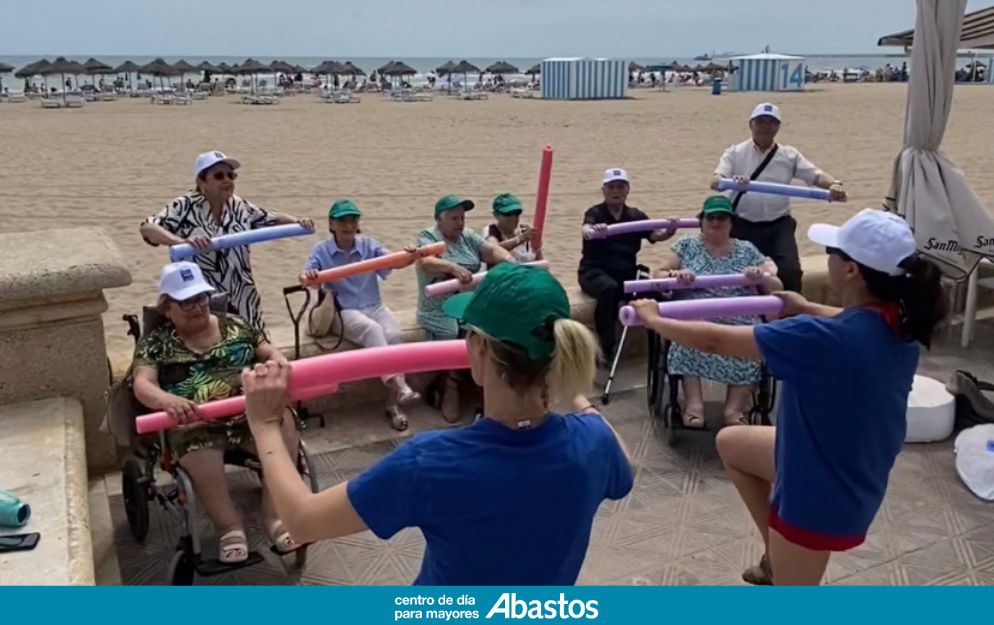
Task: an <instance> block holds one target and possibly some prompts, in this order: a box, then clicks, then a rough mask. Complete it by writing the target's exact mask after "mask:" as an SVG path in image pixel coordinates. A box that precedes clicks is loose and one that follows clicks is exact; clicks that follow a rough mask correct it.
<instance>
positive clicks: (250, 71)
mask: <svg viewBox="0 0 994 625" xmlns="http://www.w3.org/2000/svg"><path fill="white" fill-rule="evenodd" d="M232 71H233V72H235V73H238V74H242V75H248V76H251V77H252V93H255V92H256V84H255V77H256V76H257V75H258V74H265V73H267V72H268V71H269V68H268V67H266V66H265V65H263V64H262V63H260V62H259V61H256V60H255V59H253V58H248V59H245V62H244V63H242V64H241V65H239V66H237V67H235V68H232Z"/></svg>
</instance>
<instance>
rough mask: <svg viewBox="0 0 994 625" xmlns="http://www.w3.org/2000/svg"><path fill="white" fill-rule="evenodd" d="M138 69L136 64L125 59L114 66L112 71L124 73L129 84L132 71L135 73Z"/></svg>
mask: <svg viewBox="0 0 994 625" xmlns="http://www.w3.org/2000/svg"><path fill="white" fill-rule="evenodd" d="M139 69H140V68H139V67H138V66H137V65H136V64H134V63H132V62H131V61H125V62H124V63H121V64H120V65H118V66H117V67H115V68H114V73H115V74H124V75H125V76H126V77H127V78H128V85H130V84H131V74H132V73H135V74H137V73H138V70H139Z"/></svg>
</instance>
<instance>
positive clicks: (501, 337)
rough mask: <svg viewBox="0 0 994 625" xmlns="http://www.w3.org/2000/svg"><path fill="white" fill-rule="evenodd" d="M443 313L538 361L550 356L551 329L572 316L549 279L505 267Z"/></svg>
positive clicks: (447, 303)
mask: <svg viewBox="0 0 994 625" xmlns="http://www.w3.org/2000/svg"><path fill="white" fill-rule="evenodd" d="M442 310H443V311H444V312H445V314H447V315H448V316H450V317H455V318H456V319H458V320H460V321H462V322H463V323H465V324H467V325H469V326H472V327H474V328H477V329H478V330H480V332H483V333H485V334H487V335H488V336H492V337H493V338H495V339H497V340H498V341H501V342H504V343H510V344H513V345H515V346H517V347H518V348H520V349H522V350H524V351H525V352H526V353H527V354H528V357H529V358H531V359H532V360H535V361H538V360H545V359H547V358H550V357H551V356H552V353H553V351H554V350H555V348H556V339H555V335H554V334H553V327H552V326H553V324H554V323H555V322H556V320H558V319H569V316H570V308H569V297H567V296H566V291H565V290H564V289H563V286H562V285H561V284H559V281H558V280H556V279H555V278H554V277H553V276H552V274H551V273H549V272H548V271H546V270H544V269H538V268H535V267H527V266H525V265H516V264H514V263H506V262H505V263H501V264H499V265H497V266H496V267H494V268H493V269H491V270H490V271H488V272H487V275H486V276H485V277H484V278H483V281H482V282H480V286H479V287H477V289H476V290H475V291H471V292H469V293H460V294H459V295H453V296H452V297H450V298H449V299H448V300H446V301H445V303H444V304H442Z"/></svg>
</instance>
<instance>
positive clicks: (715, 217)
mask: <svg viewBox="0 0 994 625" xmlns="http://www.w3.org/2000/svg"><path fill="white" fill-rule="evenodd" d="M731 218H732V216H731V215H730V214H729V213H708V214H706V215H704V219H707V220H708V221H729V220H730V219H731Z"/></svg>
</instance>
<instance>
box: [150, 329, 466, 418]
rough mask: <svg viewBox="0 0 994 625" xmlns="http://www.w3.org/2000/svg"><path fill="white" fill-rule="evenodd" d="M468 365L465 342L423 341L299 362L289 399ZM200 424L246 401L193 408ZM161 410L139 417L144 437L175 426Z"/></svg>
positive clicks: (231, 413)
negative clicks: (352, 384)
mask: <svg viewBox="0 0 994 625" xmlns="http://www.w3.org/2000/svg"><path fill="white" fill-rule="evenodd" d="M467 367H469V352H467V351H466V341H461V340H459V341H426V342H422V343H405V344H402V345H388V346H386V347H370V348H367V349H357V350H353V351H348V352H339V353H334V354H324V355H322V356H315V357H313V358H304V359H301V360H298V361H296V362H294V363H293V369H292V370H291V371H290V385H289V393H290V399H291V400H293V401H306V400H308V399H313V398H315V397H320V396H322V395H332V394H334V393H335V392H337V390H338V386H339V385H340V384H343V383H346V382H355V381H357V380H368V379H371V378H379V377H382V376H385V375H396V374H400V373H404V374H408V373H423V372H426V371H449V370H452V369H465V368H467ZM198 409H199V410H200V413H201V415H202V416H203V418H204V420H207V421H210V420H213V419H224V418H226V417H233V416H235V415H238V414H241V413H243V412H245V397H244V396H238V397H231V398H228V399H221V400H218V401H211V402H207V403H205V404H201V405H200V406H198ZM175 425H176V422H175V421H174V420H173V418H172V417H170V416H169V414H168V413H166V412H154V413H152V414H147V415H144V416H140V417H138V419H136V420H135V428H136V429H137V431H138V433H139V434H149V433H151V432H158V431H161V430H167V429H169V428H171V427H174V426H175Z"/></svg>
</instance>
